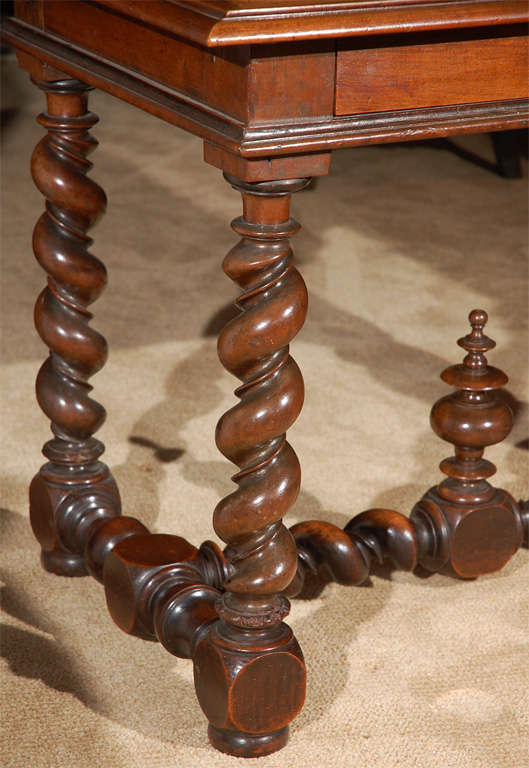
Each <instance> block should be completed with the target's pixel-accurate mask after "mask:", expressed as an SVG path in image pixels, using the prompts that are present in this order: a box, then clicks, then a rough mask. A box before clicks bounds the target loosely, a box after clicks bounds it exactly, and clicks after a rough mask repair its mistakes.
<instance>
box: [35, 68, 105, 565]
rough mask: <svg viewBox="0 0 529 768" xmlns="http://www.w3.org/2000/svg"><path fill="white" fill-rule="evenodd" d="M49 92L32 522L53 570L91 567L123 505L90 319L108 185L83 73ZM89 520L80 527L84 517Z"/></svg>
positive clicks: (101, 273)
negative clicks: (105, 457) (38, 458)
mask: <svg viewBox="0 0 529 768" xmlns="http://www.w3.org/2000/svg"><path fill="white" fill-rule="evenodd" d="M35 82H36V84H37V85H38V86H39V87H40V88H42V89H43V90H44V91H45V92H46V97H47V106H48V108H47V112H45V113H43V114H42V115H40V116H39V118H38V121H39V123H40V124H41V125H42V126H44V128H46V130H47V132H48V133H47V135H46V136H45V137H44V138H43V139H41V141H40V142H39V143H38V144H37V146H36V148H35V151H34V152H33V156H32V162H31V169H32V174H33V179H34V181H35V184H36V185H37V187H38V188H39V190H40V191H41V192H42V194H43V195H44V196H45V198H46V210H45V212H44V213H43V215H42V216H41V217H40V219H39V220H38V222H37V225H36V227H35V230H34V233H33V248H34V252H35V256H36V258H37V260H38V262H39V264H40V265H41V266H42V267H43V269H44V270H45V271H46V272H47V275H48V284H47V287H46V288H45V289H44V290H43V291H42V293H41V294H40V296H39V298H38V299H37V303H36V306H35V325H36V328H37V330H38V332H39V334H40V336H41V338H42V340H43V341H44V343H45V344H46V345H47V346H48V347H49V350H50V355H49V357H48V359H47V360H46V362H45V363H44V365H43V366H42V368H41V369H40V371H39V374H38V376H37V383H36V391H37V399H38V402H39V405H40V407H41V408H42V410H43V411H44V413H45V414H46V415H47V416H48V417H49V418H50V419H51V428H52V431H53V433H54V438H53V439H52V440H50V441H49V442H47V443H46V445H45V446H44V449H43V453H44V455H45V456H46V457H47V458H48V459H49V461H48V463H47V464H45V465H44V466H43V467H42V468H41V470H40V472H39V473H38V474H37V475H36V477H35V478H34V479H33V482H32V483H31V488H30V513H31V525H32V527H33V531H34V533H35V536H36V537H37V539H38V541H39V542H40V544H41V547H42V564H43V566H44V568H46V569H47V570H49V571H52V572H53V573H57V574H61V575H65V576H82V575H85V574H86V573H88V571H87V568H86V565H85V562H84V558H83V552H84V547H85V545H86V541H87V537H88V535H89V533H90V531H92V529H93V527H94V525H96V524H99V523H101V521H103V520H105V519H107V518H109V517H114V516H115V515H116V514H119V512H120V500H119V492H118V489H117V486H116V484H115V482H114V480H113V478H112V476H111V475H110V472H109V470H108V468H107V467H106V465H105V464H103V463H102V462H101V461H99V457H100V456H101V454H102V453H103V451H104V446H103V444H102V443H101V442H100V441H99V440H96V439H95V438H94V437H93V434H94V433H95V432H96V431H97V430H98V429H99V427H100V426H101V424H102V423H103V421H104V419H105V410H104V408H103V407H102V406H101V405H100V404H99V403H97V402H96V401H95V400H92V399H91V398H90V397H89V392H90V390H91V386H90V385H89V384H88V379H89V378H90V376H92V375H93V374H94V373H96V372H97V371H98V370H99V369H100V368H101V367H102V366H103V364H104V362H105V360H106V355H107V345H106V341H105V339H104V338H103V336H101V334H99V333H98V332H97V331H95V330H94V329H93V328H91V326H89V324H88V323H89V321H90V320H91V318H92V315H91V314H90V312H89V311H88V309H87V307H88V305H89V304H91V303H92V302H93V301H95V299H97V297H98V296H99V295H100V293H101V291H102V290H103V288H104V286H105V283H106V270H105V267H104V266H103V264H102V263H101V262H100V261H99V260H98V259H96V258H95V256H93V255H92V254H91V253H90V252H89V250H88V249H89V247H90V245H91V244H92V240H91V239H90V238H89V237H88V236H87V234H86V233H87V231H88V230H89V229H90V227H92V226H93V225H94V224H95V223H96V221H97V220H98V218H99V217H100V216H101V214H102V213H103V212H104V210H105V207H106V197H105V193H104V192H103V190H102V189H101V188H100V187H99V186H98V185H97V184H96V183H95V182H94V181H92V180H91V179H89V178H88V177H87V176H86V174H87V172H88V171H89V170H90V168H91V163H90V162H89V161H88V160H87V155H88V154H89V153H90V152H92V150H93V149H95V147H96V146H97V142H96V141H95V139H94V138H93V137H92V136H91V135H90V133H89V130H90V128H91V127H92V126H93V125H94V124H95V123H96V122H97V117H96V116H95V115H93V114H92V113H90V112H88V111H87V91H88V90H89V89H88V87H87V86H86V85H84V84H83V83H81V82H79V81H77V80H60V81H54V82H41V81H35ZM81 520H82V525H80V522H81Z"/></svg>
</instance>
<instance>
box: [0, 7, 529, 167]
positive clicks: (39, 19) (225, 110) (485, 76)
mask: <svg viewBox="0 0 529 768" xmlns="http://www.w3.org/2000/svg"><path fill="white" fill-rule="evenodd" d="M528 20H529V7H528V5H527V2H526V0H503V1H502V2H499V1H498V0H428V2H426V0H332V2H322V1H321V0H185V1H184V0H75V2H74V0H32V2H24V1H23V0H17V2H16V3H15V18H14V19H9V20H7V21H6V22H5V24H4V36H5V39H6V40H7V41H8V42H10V43H11V44H13V45H14V46H15V48H16V49H17V53H18V56H19V61H20V64H21V66H23V67H24V68H25V69H27V71H28V72H29V73H30V74H31V75H32V76H33V77H34V78H36V79H37V80H48V81H52V80H54V79H55V80H61V79H62V78H64V75H65V74H66V75H67V76H68V77H74V78H77V79H79V80H81V81H82V82H85V83H87V84H88V85H91V86H94V87H96V88H101V89H102V90H106V91H107V92H109V93H111V94H113V95H115V96H117V97H118V98H121V99H124V100H126V101H129V102H130V103H131V104H134V105H135V106H137V107H139V108H141V109H144V110H146V111H148V112H150V113H152V114H154V115H156V116H157V117H160V118H161V119H163V120H167V121H168V122H171V123H173V124H175V125H177V126H179V127H181V128H183V129H184V130H187V131H190V132H191V133H194V134H196V135H198V136H200V137H201V138H202V139H204V146H205V157H206V159H207V161H208V162H210V163H211V164H213V165H218V166H219V167H222V168H223V170H227V171H228V172H229V173H231V174H232V175H235V176H238V177H239V178H243V176H244V173H246V171H247V170H248V168H250V166H251V173H252V174H253V176H252V178H251V179H250V177H249V176H244V178H247V179H250V180H256V178H259V180H265V179H264V178H263V177H262V176H259V174H265V175H266V177H267V178H280V177H282V178H289V174H290V176H292V177H295V176H298V175H301V176H305V175H320V174H323V173H326V172H327V171H328V165H329V157H330V152H331V151H333V150H335V149H341V148H343V147H348V146H355V145H359V144H360V145H366V144H371V143H383V142H391V141H402V140H413V139H424V138H434V137H437V136H447V135H450V134H456V133H466V132H477V131H482V132H487V131H496V130H506V129H508V128H518V127H521V126H523V125H527V123H528V120H529V98H528V96H529V87H528V83H527V71H528V63H527V52H528V46H527V28H526V26H525V25H524V23H525V22H527V21H528ZM294 157H295V158H296V166H295V168H294V167H293V165H292V163H293V159H292V158H294ZM271 159H273V161H274V163H275V166H274V165H273V163H272V160H271ZM280 166H281V167H280ZM309 166H310V167H309ZM248 173H250V171H248ZM279 174H286V175H282V176H280V175H279Z"/></svg>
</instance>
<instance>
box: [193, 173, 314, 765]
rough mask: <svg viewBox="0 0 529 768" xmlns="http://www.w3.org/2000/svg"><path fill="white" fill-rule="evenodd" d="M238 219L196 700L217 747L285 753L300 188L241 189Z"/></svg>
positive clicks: (294, 698)
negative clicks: (210, 584) (221, 479)
mask: <svg viewBox="0 0 529 768" xmlns="http://www.w3.org/2000/svg"><path fill="white" fill-rule="evenodd" d="M225 177H226V179H227V181H228V182H229V183H230V184H231V185H232V186H233V187H234V188H235V189H237V190H239V191H240V192H241V194H242V198H243V206H244V213H243V216H242V217H240V218H237V219H235V221H233V222H232V227H233V229H234V230H235V231H236V232H237V233H238V234H239V235H240V236H241V240H240V242H239V243H238V245H236V246H235V247H234V248H233V249H232V250H231V251H230V252H229V254H228V255H227V257H226V259H225V261H224V265H223V266H224V271H225V272H226V274H227V275H228V276H229V277H230V278H231V279H232V280H234V281H235V282H236V283H237V284H238V285H239V286H240V287H241V289H242V294H241V295H240V296H239V298H238V300H237V302H236V303H237V307H238V309H239V310H240V314H239V316H238V317H236V318H235V319H233V320H232V321H230V322H229V323H228V325H227V326H226V327H225V328H224V330H223V331H222V333H221V334H220V338H219V343H218V349H219V357H220V360H221V362H222V364H223V365H224V366H225V367H226V368H227V370H228V371H230V372H231V373H232V374H234V375H235V376H237V378H238V379H240V381H241V382H242V384H241V385H240V386H239V388H238V389H237V390H236V392H235V394H236V395H237V397H238V398H239V401H240V402H239V403H238V404H237V405H235V406H234V407H233V408H231V409H230V410H229V411H228V412H227V413H225V414H224V416H222V418H221V419H220V421H219V424H218V426H217V433H216V441H217V446H218V448H219V450H220V451H221V452H222V453H223V454H224V456H226V457H227V458H228V459H230V460H231V461H232V462H233V463H234V464H236V465H237V466H238V467H239V471H238V472H237V474H236V475H234V477H233V480H234V481H235V483H236V484H237V486H238V488H237V490H236V491H234V492H233V493H231V494H230V495H229V496H227V497H226V498H224V499H223V500H222V501H221V502H220V503H219V504H218V505H217V508H216V510H215V513H214V521H213V524H214V528H215V531H216V533H217V534H218V535H219V536H220V538H221V539H222V540H223V541H225V542H226V543H227V545H228V546H227V547H226V549H225V552H224V555H225V557H226V561H227V573H228V575H227V579H226V581H225V583H224V589H225V591H224V593H223V595H222V597H221V598H220V600H219V601H218V604H217V610H218V613H219V620H218V621H216V622H215V623H214V624H212V625H211V627H210V629H209V632H208V633H207V634H205V635H204V636H203V638H202V639H201V640H200V642H199V643H198V645H197V647H196V652H195V656H194V669H195V685H196V690H197V695H198V698H199V701H200V704H201V706H202V709H203V710H204V712H205V714H206V716H207V717H208V720H209V723H210V725H209V738H210V741H211V743H212V744H213V746H215V747H216V748H217V749H219V750H221V751H223V752H228V753H230V754H234V755H239V756H244V757H257V756H260V755H266V754H269V753H270V752H273V751H275V750H277V749H279V748H280V747H282V746H283V745H284V744H285V743H286V741H287V737H288V723H289V722H290V721H291V720H292V719H293V718H294V717H295V716H296V714H297V713H298V712H299V710H300V709H301V707H302V705H303V701H304V697H305V665H304V662H303V656H302V653H301V649H300V647H299V645H298V643H297V641H296V639H295V638H294V636H293V633H292V631H291V629H290V628H289V627H288V626H287V625H286V624H285V623H283V621H282V620H283V619H284V618H285V617H286V615H287V614H288V612H289V609H290V606H289V602H288V600H287V598H286V597H285V596H284V595H282V594H281V593H282V592H283V590H284V589H285V588H286V587H287V586H288V584H289V583H290V581H291V580H292V578H293V577H294V575H295V573H296V563H297V555H296V545H295V542H294V539H293V538H292V535H291V534H290V532H289V531H288V530H287V529H286V528H285V527H284V525H283V523H282V518H283V516H284V515H285V514H286V513H287V511H288V509H289V508H290V507H291V505H292V504H293V503H294V501H295V499H296V497H297V495H298V491H299V486H300V467H299V463H298V460H297V457H296V454H295V453H294V451H293V449H292V448H291V447H290V445H289V444H288V443H287V441H286V437H285V433H286V431H287V429H288V428H289V427H290V426H291V425H292V424H293V423H294V421H295V420H296V418H297V416H298V414H299V412H300V410H301V406H302V402H303V379H302V376H301V373H300V371H299V368H298V366H297V365H296V363H295V362H294V360H293V359H292V358H291V357H290V355H289V343H290V341H291V340H292V339H293V338H294V336H296V334H297V333H298V331H299V330H300V328H301V326H302V325H303V322H304V320H305V315H306V311H307V291H306V288H305V284H304V282H303V279H302V277H301V275H300V274H299V272H298V271H297V269H296V268H295V267H294V265H293V260H292V251H291V249H290V245H289V240H288V238H289V237H290V236H291V235H293V234H294V233H295V232H297V230H298V229H299V225H298V224H297V223H296V222H295V221H294V220H293V219H291V218H290V215H289V206H290V195H291V193H292V192H296V191H298V190H300V189H303V188H304V187H305V186H306V185H307V183H308V179H291V180H284V181H273V182H243V181H240V180H238V179H235V178H233V177H231V176H228V175H225Z"/></svg>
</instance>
